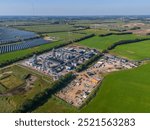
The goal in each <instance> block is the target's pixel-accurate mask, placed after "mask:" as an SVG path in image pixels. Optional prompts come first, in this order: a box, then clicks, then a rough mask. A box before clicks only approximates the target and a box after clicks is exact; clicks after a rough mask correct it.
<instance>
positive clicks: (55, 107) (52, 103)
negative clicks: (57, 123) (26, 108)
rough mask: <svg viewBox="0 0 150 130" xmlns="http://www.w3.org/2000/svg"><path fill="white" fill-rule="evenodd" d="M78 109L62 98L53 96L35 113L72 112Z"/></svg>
mask: <svg viewBox="0 0 150 130" xmlns="http://www.w3.org/2000/svg"><path fill="white" fill-rule="evenodd" d="M77 111H78V110H77V109H76V108H74V107H73V106H71V105H69V104H68V103H66V102H64V101H62V100H61V99H59V98H57V97H55V96H52V98H50V99H49V100H48V101H47V102H46V103H45V104H44V105H43V106H41V107H39V108H37V109H36V110H35V111H33V112H34V113H43V112H44V113H70V112H77Z"/></svg>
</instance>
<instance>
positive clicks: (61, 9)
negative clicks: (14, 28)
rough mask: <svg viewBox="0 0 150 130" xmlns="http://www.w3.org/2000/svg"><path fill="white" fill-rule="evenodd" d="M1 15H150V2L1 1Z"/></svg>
mask: <svg viewBox="0 0 150 130" xmlns="http://www.w3.org/2000/svg"><path fill="white" fill-rule="evenodd" d="M0 15H49V16H52V15H150V0H0Z"/></svg>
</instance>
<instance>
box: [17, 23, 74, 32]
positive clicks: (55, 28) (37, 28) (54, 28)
mask: <svg viewBox="0 0 150 130" xmlns="http://www.w3.org/2000/svg"><path fill="white" fill-rule="evenodd" d="M16 28H18V29H22V30H26V31H32V32H36V33H43V32H44V33H45V32H59V31H70V30H75V29H76V28H74V27H73V26H71V25H65V24H58V25H33V26H17V27H16Z"/></svg>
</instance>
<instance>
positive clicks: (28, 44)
mask: <svg viewBox="0 0 150 130" xmlns="http://www.w3.org/2000/svg"><path fill="white" fill-rule="evenodd" d="M46 43H49V41H47V40H44V39H42V38H37V39H33V40H29V41H24V42H21V43H15V44H7V45H1V46H0V54H4V53H8V52H12V51H17V50H23V49H27V48H32V47H36V46H39V45H43V44H46Z"/></svg>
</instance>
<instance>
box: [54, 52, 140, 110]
mask: <svg viewBox="0 0 150 130" xmlns="http://www.w3.org/2000/svg"><path fill="white" fill-rule="evenodd" d="M137 66H138V63H136V62H132V61H128V60H125V59H122V58H118V57H116V56H112V55H109V54H105V55H104V56H103V57H102V58H101V59H100V60H99V61H98V62H97V63H95V64H94V65H93V66H91V67H90V68H89V69H87V70H86V71H83V72H81V73H76V79H75V80H73V81H72V82H71V83H70V84H69V85H68V86H67V87H65V88H64V89H62V90H61V91H59V92H58V93H57V94H56V96H58V97H59V98H61V99H63V100H65V101H66V102H68V103H70V104H72V105H73V106H75V107H80V106H81V105H82V104H83V103H84V102H85V101H86V99H87V98H88V97H89V96H90V94H91V92H92V91H93V90H95V89H96V88H97V87H99V86H100V84H101V83H102V81H103V79H104V76H105V75H107V74H108V73H110V72H114V71H119V70H124V69H131V68H135V67H137Z"/></svg>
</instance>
